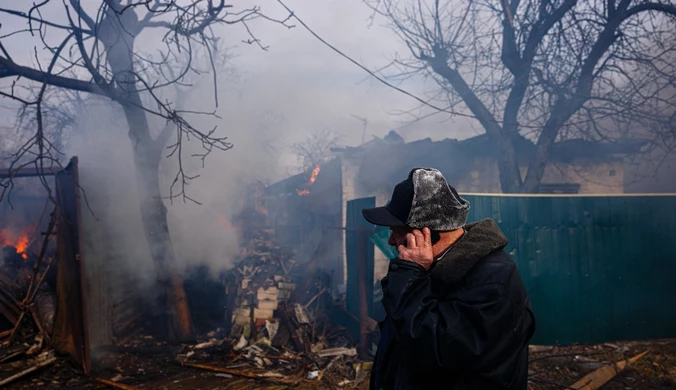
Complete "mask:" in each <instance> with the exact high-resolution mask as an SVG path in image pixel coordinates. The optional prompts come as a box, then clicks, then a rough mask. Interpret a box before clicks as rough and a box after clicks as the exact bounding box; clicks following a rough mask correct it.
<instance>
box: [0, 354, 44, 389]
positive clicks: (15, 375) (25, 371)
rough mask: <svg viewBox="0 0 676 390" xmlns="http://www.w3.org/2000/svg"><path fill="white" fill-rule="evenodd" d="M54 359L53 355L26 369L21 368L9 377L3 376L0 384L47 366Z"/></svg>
mask: <svg viewBox="0 0 676 390" xmlns="http://www.w3.org/2000/svg"><path fill="white" fill-rule="evenodd" d="M55 361H56V358H55V357H53V358H50V359H47V360H45V361H44V362H41V363H38V364H36V365H34V366H33V367H30V368H27V369H25V370H23V371H21V372H19V373H17V374H14V375H12V376H10V377H9V378H5V379H3V380H1V381H0V386H4V385H6V384H8V383H10V382H13V381H15V380H17V379H19V378H21V377H24V376H26V375H28V374H30V373H31V372H33V371H37V370H39V369H40V368H42V367H45V366H48V365H50V364H52V363H54V362H55Z"/></svg>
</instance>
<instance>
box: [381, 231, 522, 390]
mask: <svg viewBox="0 0 676 390" xmlns="http://www.w3.org/2000/svg"><path fill="white" fill-rule="evenodd" d="M507 242H508V241H507V238H506V237H505V235H504V234H503V233H502V231H501V230H500V228H499V227H498V226H497V224H496V223H495V222H494V221H493V220H492V219H484V220H482V221H480V222H476V223H472V224H468V225H466V226H465V234H464V235H463V236H462V237H461V238H460V239H459V240H458V241H457V242H456V243H455V244H453V246H452V247H451V249H450V250H448V251H447V252H446V253H445V254H444V255H443V256H442V257H441V258H440V259H439V260H437V261H436V262H435V263H434V264H433V265H432V267H431V268H430V270H429V271H425V269H424V268H423V267H421V266H420V265H418V264H415V263H412V262H409V261H404V260H401V259H394V260H392V261H391V262H390V266H389V270H388V273H387V276H385V278H383V280H382V282H381V283H382V287H383V305H384V306H385V311H386V313H387V316H386V318H385V320H384V321H383V322H381V323H380V327H381V337H380V343H379V345H378V352H377V354H376V358H375V362H374V365H373V370H372V372H371V389H376V390H380V389H386V390H390V389H425V390H426V389H451V390H465V389H477V390H478V389H481V390H493V389H496V390H497V389H500V390H503V389H510V390H512V389H513V390H525V389H526V388H527V381H528V379H527V377H528V343H529V341H530V339H531V337H532V336H533V332H534V331H535V318H534V316H533V311H532V308H531V305H530V301H529V299H528V294H527V293H526V289H525V288H524V285H523V282H522V280H521V277H520V275H519V271H518V269H517V267H516V264H515V263H514V261H513V260H512V259H511V257H510V256H509V255H508V254H507V253H506V252H505V251H504V248H505V246H506V245H507Z"/></svg>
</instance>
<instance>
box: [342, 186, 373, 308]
mask: <svg viewBox="0 0 676 390" xmlns="http://www.w3.org/2000/svg"><path fill="white" fill-rule="evenodd" d="M375 204H376V198H375V197H370V198H360V199H354V200H350V201H348V202H347V224H346V227H345V229H346V231H345V253H346V258H347V286H346V298H345V308H346V309H347V311H348V312H349V313H350V314H352V315H354V316H355V317H359V308H360V306H359V302H360V297H359V286H360V284H363V285H365V287H366V297H367V299H366V307H367V312H368V315H369V316H373V272H374V264H373V263H374V246H373V243H372V242H371V235H372V234H373V231H374V229H373V225H371V224H370V223H368V221H366V220H365V219H364V217H363V215H362V213H361V210H362V209H364V208H369V207H375ZM360 264H361V266H362V267H363V268H362V275H360V272H359V271H360V270H359V267H360ZM360 277H361V279H360Z"/></svg>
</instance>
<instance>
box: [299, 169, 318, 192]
mask: <svg viewBox="0 0 676 390" xmlns="http://www.w3.org/2000/svg"><path fill="white" fill-rule="evenodd" d="M319 171H320V167H319V164H317V166H315V167H314V169H313V170H312V174H311V175H310V178H309V179H308V182H307V188H297V189H296V193H297V194H298V196H304V195H309V194H310V189H309V187H310V186H311V185H313V184H314V183H315V181H316V180H317V176H319Z"/></svg>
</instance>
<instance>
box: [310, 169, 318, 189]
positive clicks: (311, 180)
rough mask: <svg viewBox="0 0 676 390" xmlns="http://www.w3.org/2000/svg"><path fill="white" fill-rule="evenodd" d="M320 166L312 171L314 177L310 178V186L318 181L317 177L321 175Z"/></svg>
mask: <svg viewBox="0 0 676 390" xmlns="http://www.w3.org/2000/svg"><path fill="white" fill-rule="evenodd" d="M319 171H320V168H319V164H317V166H316V167H315V169H313V170H312V176H310V185H312V184H314V183H315V180H317V176H318V175H319Z"/></svg>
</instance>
